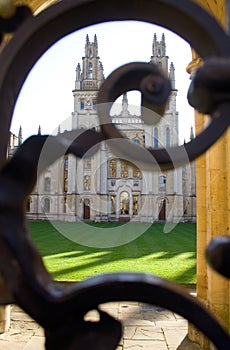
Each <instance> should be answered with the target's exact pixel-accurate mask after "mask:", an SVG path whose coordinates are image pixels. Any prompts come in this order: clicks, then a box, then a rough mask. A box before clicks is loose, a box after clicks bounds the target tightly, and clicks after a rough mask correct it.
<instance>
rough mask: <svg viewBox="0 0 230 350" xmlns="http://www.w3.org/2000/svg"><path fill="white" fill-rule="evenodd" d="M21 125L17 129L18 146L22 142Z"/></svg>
mask: <svg viewBox="0 0 230 350" xmlns="http://www.w3.org/2000/svg"><path fill="white" fill-rule="evenodd" d="M22 140H23V138H22V127H21V126H20V128H19V131H18V146H20V145H21V144H22Z"/></svg>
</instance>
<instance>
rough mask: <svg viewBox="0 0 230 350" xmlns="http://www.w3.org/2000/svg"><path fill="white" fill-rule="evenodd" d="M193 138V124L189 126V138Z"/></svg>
mask: <svg viewBox="0 0 230 350" xmlns="http://www.w3.org/2000/svg"><path fill="white" fill-rule="evenodd" d="M193 139H194V132H193V126H191V128H190V140H193Z"/></svg>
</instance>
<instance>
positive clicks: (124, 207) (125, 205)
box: [120, 191, 129, 215]
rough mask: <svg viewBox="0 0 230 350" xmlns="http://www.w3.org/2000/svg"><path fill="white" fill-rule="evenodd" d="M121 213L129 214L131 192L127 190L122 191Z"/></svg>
mask: <svg viewBox="0 0 230 350" xmlns="http://www.w3.org/2000/svg"><path fill="white" fill-rule="evenodd" d="M120 213H121V215H127V214H129V194H128V192H126V191H124V192H121V196H120Z"/></svg>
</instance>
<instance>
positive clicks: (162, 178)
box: [159, 175, 166, 191]
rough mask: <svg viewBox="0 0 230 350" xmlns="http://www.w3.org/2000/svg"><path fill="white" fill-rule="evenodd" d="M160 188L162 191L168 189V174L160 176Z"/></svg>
mask: <svg viewBox="0 0 230 350" xmlns="http://www.w3.org/2000/svg"><path fill="white" fill-rule="evenodd" d="M159 190H160V191H165V190H166V176H164V175H161V176H159Z"/></svg>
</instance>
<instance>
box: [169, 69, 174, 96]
mask: <svg viewBox="0 0 230 350" xmlns="http://www.w3.org/2000/svg"><path fill="white" fill-rule="evenodd" d="M169 79H170V80H171V85H172V89H173V90H174V89H175V67H174V64H173V63H172V62H171V64H170V67H169Z"/></svg>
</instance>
